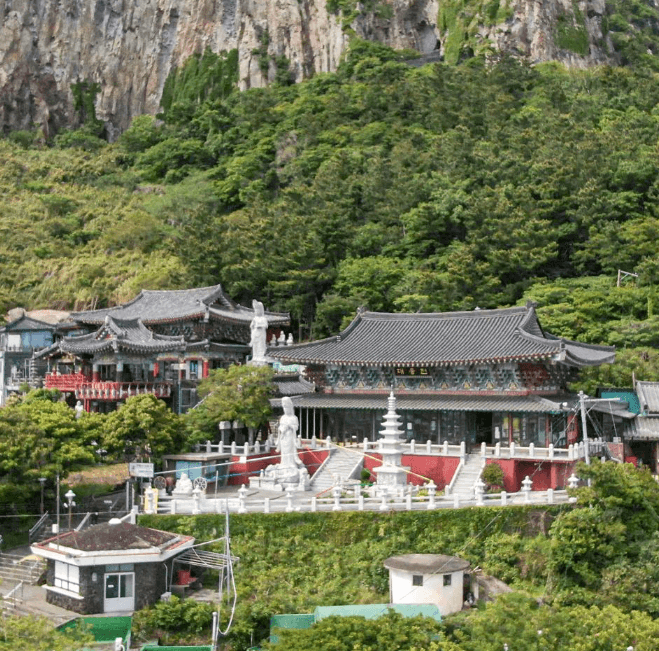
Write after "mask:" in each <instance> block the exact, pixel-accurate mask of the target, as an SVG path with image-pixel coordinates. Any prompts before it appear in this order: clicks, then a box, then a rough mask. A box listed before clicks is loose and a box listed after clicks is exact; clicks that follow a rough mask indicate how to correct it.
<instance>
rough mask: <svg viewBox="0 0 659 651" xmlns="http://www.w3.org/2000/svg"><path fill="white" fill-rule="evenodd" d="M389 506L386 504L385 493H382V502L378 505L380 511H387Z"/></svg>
mask: <svg viewBox="0 0 659 651" xmlns="http://www.w3.org/2000/svg"><path fill="white" fill-rule="evenodd" d="M388 510H389V504H387V491H386V490H383V491H382V502H381V503H380V511H388Z"/></svg>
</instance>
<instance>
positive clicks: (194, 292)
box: [71, 285, 290, 325]
mask: <svg viewBox="0 0 659 651" xmlns="http://www.w3.org/2000/svg"><path fill="white" fill-rule="evenodd" d="M108 315H109V316H112V317H116V318H120V319H138V318H139V319H141V320H142V322H143V323H144V324H146V325H151V324H155V323H167V322H173V321H178V320H181V319H191V318H202V317H203V318H207V319H211V318H216V319H222V320H228V321H234V322H238V323H243V324H245V325H249V323H250V322H251V321H252V319H253V318H254V310H253V309H252V308H248V307H244V306H242V305H239V304H238V303H235V302H234V301H232V300H231V299H230V298H229V297H228V296H227V295H226V294H225V293H224V290H223V289H222V285H215V286H213V287H199V288H197V289H180V290H148V289H144V290H142V291H141V292H140V293H139V294H138V295H137V296H136V297H135V298H134V299H133V300H132V301H129V302H128V303H124V304H123V305H117V306H116V307H109V308H105V309H102V310H91V311H88V312H73V313H72V314H71V318H72V319H73V320H74V321H76V322H77V323H87V324H92V325H98V324H101V323H103V322H104V321H105V317H106V316H108ZM265 316H266V317H267V319H268V323H269V324H270V325H286V324H288V323H289V322H290V316H289V315H288V314H286V313H283V312H267V311H266V312H265Z"/></svg>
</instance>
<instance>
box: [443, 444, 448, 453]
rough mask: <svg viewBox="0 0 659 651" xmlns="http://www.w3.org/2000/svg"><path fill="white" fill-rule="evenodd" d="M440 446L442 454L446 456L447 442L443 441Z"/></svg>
mask: <svg viewBox="0 0 659 651" xmlns="http://www.w3.org/2000/svg"><path fill="white" fill-rule="evenodd" d="M442 446H443V449H442V454H443V455H444V456H448V441H444V443H442Z"/></svg>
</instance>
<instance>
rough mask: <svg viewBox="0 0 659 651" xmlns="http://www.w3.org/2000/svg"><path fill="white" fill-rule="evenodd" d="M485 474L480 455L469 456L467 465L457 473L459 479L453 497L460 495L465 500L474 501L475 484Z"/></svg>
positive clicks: (455, 484)
mask: <svg viewBox="0 0 659 651" xmlns="http://www.w3.org/2000/svg"><path fill="white" fill-rule="evenodd" d="M482 472H483V460H482V459H481V455H480V454H468V455H467V457H466V460H465V464H464V465H463V466H462V467H459V468H458V470H457V471H456V473H457V478H456V480H455V483H454V484H453V488H452V490H451V493H450V494H451V495H458V496H459V497H460V499H463V500H473V499H474V497H475V494H474V484H475V483H476V482H477V481H478V478H479V477H480V476H481V473H482Z"/></svg>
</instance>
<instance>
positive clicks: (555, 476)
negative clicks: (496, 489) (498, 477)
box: [486, 459, 575, 493]
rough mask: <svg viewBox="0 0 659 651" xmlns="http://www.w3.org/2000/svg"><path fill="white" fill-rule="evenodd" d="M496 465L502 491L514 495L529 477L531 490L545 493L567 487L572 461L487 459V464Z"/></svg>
mask: <svg viewBox="0 0 659 651" xmlns="http://www.w3.org/2000/svg"><path fill="white" fill-rule="evenodd" d="M486 463H488V464H490V463H498V464H499V465H500V466H501V468H502V470H503V483H504V489H505V490H506V492H508V493H516V492H517V491H519V490H521V488H522V481H523V480H524V478H525V477H527V476H528V477H530V478H531V480H532V481H533V485H532V490H534V491H546V490H547V489H548V488H553V489H556V488H565V487H567V478H568V477H569V476H570V475H571V474H572V470H573V468H574V465H575V464H574V462H573V461H569V462H567V461H551V462H550V461H532V460H528V461H526V460H524V459H488V460H487V462H486Z"/></svg>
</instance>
